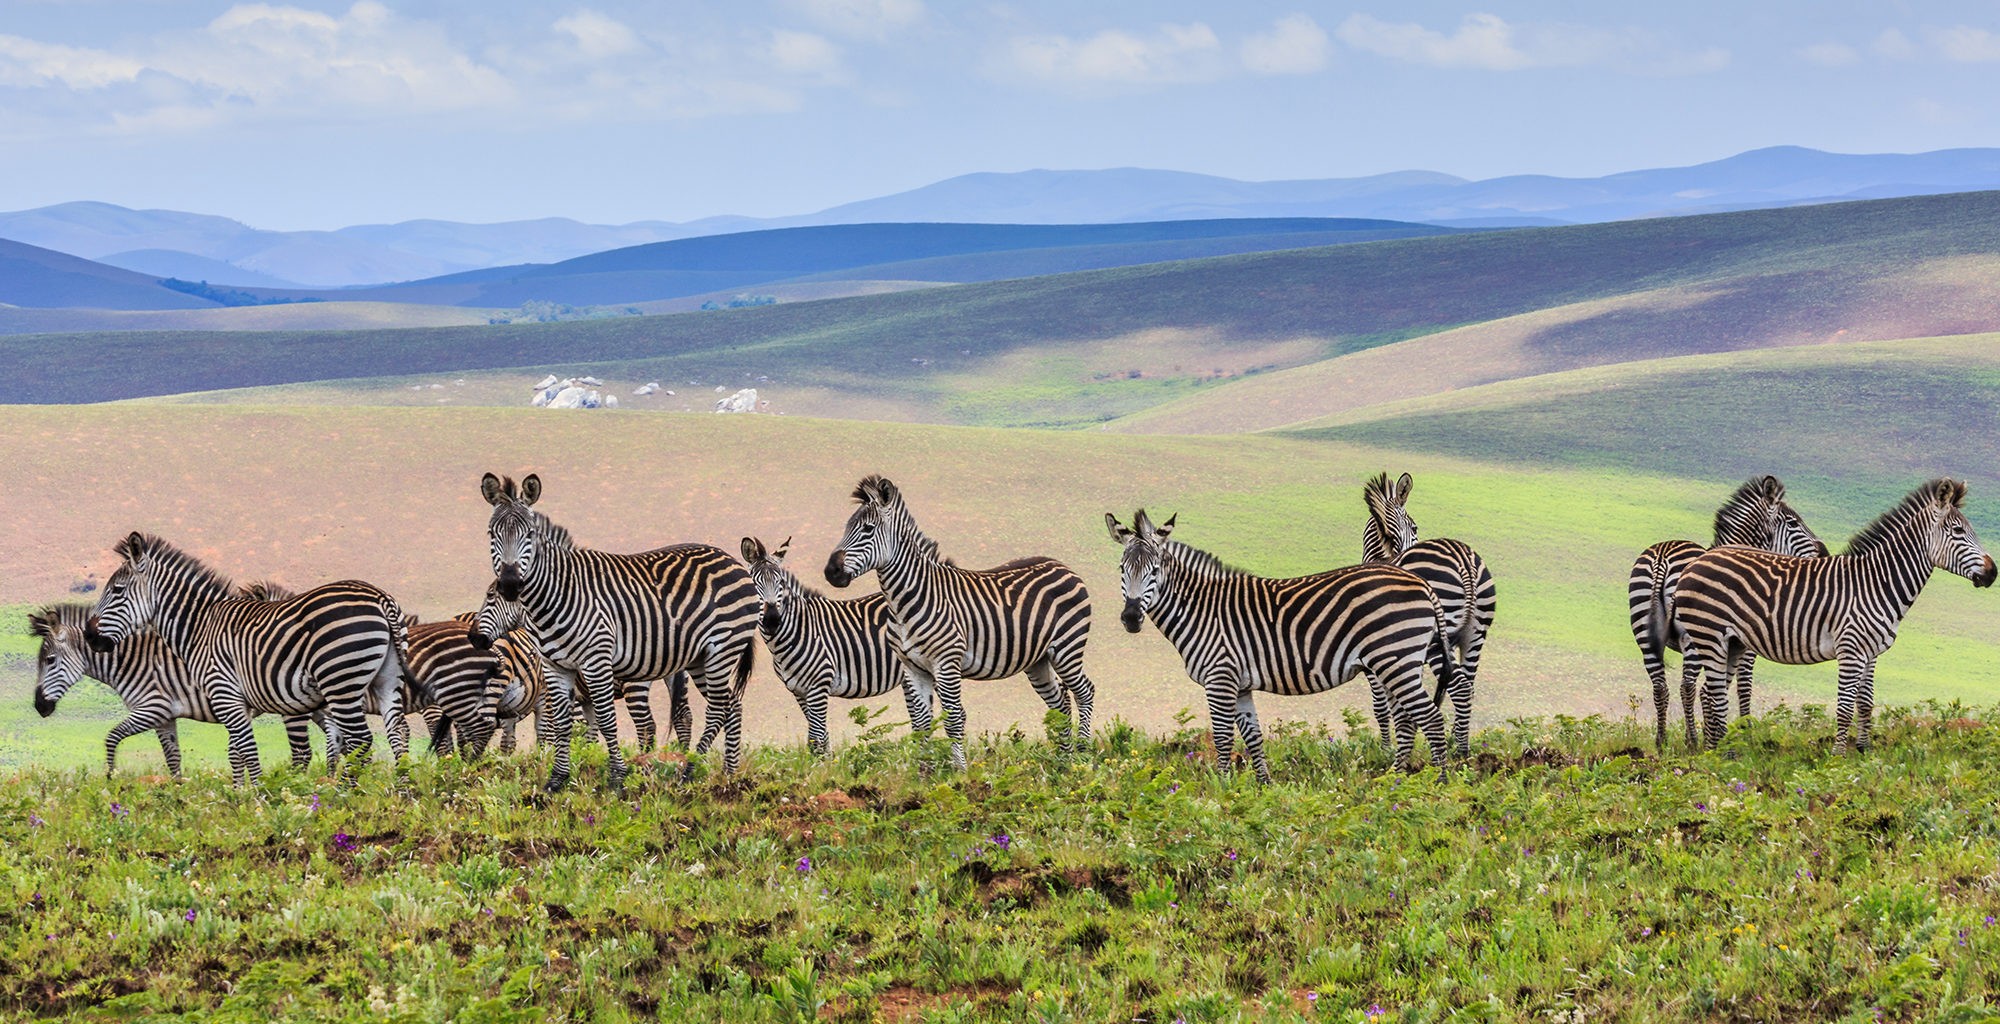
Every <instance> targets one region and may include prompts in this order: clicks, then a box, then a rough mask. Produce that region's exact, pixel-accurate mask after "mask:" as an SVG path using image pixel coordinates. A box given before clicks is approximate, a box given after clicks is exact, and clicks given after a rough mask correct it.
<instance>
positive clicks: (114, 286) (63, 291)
mask: <svg viewBox="0 0 2000 1024" xmlns="http://www.w3.org/2000/svg"><path fill="white" fill-rule="evenodd" d="M0 302H4V303H6V304H8V305H10V306H29V307H33V308H38V309H59V308H86V309H212V308H214V307H216V306H218V305H220V303H217V302H213V301H210V300H208V299H205V298H201V297H199V296H195V295H188V294H185V293H182V292H177V291H174V290H173V289H171V288H166V287H162V286H161V285H160V283H159V281H158V280H156V279H155V278H153V277H151V276H150V275H147V274H138V273H134V272H132V271H130V270H123V269H120V268H118V267H112V266H106V265H105V264H102V263H93V262H91V261H90V260H86V259H79V258H77V257H75V256H71V255H69V254H68V253H61V252H56V251H55V250H53V249H43V248H41V247H39V246H33V245H23V244H22V243H20V242H10V241H7V240H6V239H0Z"/></svg>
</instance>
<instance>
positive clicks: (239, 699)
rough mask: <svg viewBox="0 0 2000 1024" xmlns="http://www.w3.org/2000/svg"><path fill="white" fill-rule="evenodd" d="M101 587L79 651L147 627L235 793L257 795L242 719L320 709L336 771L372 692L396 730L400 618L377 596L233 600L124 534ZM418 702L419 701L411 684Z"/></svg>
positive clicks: (192, 567) (189, 561) (253, 751)
mask: <svg viewBox="0 0 2000 1024" xmlns="http://www.w3.org/2000/svg"><path fill="white" fill-rule="evenodd" d="M114 551H115V553H116V554H117V555H118V556H119V557H120V558H121V559H123V564H121V565H120V566H119V567H118V569H117V571H115V572H113V573H112V574H111V578H110V579H109V580H107V581H105V584H104V592H103V593H102V594H101V595H99V597H98V601H97V607H96V609H95V611H94V612H93V614H92V615H91V617H90V622H89V625H88V626H87V628H86V631H85V639H86V640H87V641H88V642H89V643H90V645H91V646H92V648H93V649H95V650H97V651H98V652H100V653H103V652H107V651H110V650H112V649H113V648H115V646H116V645H117V644H118V642H119V641H121V640H124V639H125V638H127V637H130V636H132V635H134V634H136V633H138V632H139V631H141V630H143V629H146V628H148V627H150V628H153V629H155V630H158V631H159V633H160V634H161V635H162V636H164V637H165V638H166V641H167V645H168V646H169V647H171V648H172V649H173V650H174V652H175V653H176V654H178V655H180V657H181V660H182V661H184V662H186V663H187V667H188V670H189V672H190V673H191V674H192V677H193V678H194V679H195V680H197V681H198V683H199V685H200V686H201V688H202V690H203V692H204V693H205V694H206V695H207V697H208V701H209V706H210V708H211V710H212V711H213V712H214V714H215V717H216V720H217V721H218V722H220V723H221V724H222V726H223V728H225V729H227V730H228V731H229V768H230V775H231V777H232V779H234V780H235V781H236V782H238V783H239V784H240V783H245V782H247V783H248V784H250V785H253V786H254V785H256V784H257V780H258V777H259V775H260V774H261V771H262V766H261V765H260V764H259V763H258V760H257V742H256V739H255V737H254V736H253V735H252V734H251V731H250V717H251V715H253V714H257V713H272V714H279V715H287V716H297V715H304V714H310V713H311V712H313V711H314V710H317V709H319V708H320V707H321V706H324V707H325V708H326V709H327V715H328V720H329V721H330V722H332V723H333V725H334V728H335V729H336V730H337V731H338V733H339V735H340V737H341V739H340V742H339V744H338V748H339V749H340V751H341V754H342V756H343V759H345V758H346V757H350V756H353V755H356V754H360V755H364V756H365V755H366V753H367V752H368V749H369V747H370V745H371V744H372V742H373V737H372V736H371V735H370V733H369V731H368V722H367V719H366V717H364V716H365V710H364V705H365V697H366V693H367V692H368V691H371V690H372V691H373V692H374V694H375V696H376V700H377V704H378V706H379V707H381V709H382V711H383V720H384V721H383V724H384V726H385V728H386V729H388V730H389V731H391V732H392V733H393V730H394V728H395V725H396V722H397V721H398V720H399V719H400V718H401V712H400V709H399V707H398V704H399V701H398V700H397V691H398V690H400V689H401V688H402V685H403V683H404V681H405V680H406V678H407V677H408V676H409V668H408V666H407V665H406V664H405V662H404V660H403V653H402V652H403V648H404V645H405V642H406V640H405V635H404V627H403V611H402V609H401V608H400V607H399V606H398V605H397V604H396V599H395V598H393V597H390V596H389V595H388V594H387V593H385V592H383V591H382V590H381V589H380V588H379V587H376V586H374V585H372V584H368V583H362V582H360V581H357V580H345V581H341V582H338V583H329V584H327V585H325V586H321V587H315V588H313V589H312V590H308V591H306V592H305V593H303V594H300V595H298V596H297V597H295V598H292V599H290V600H286V601H257V600H251V599H247V598H243V597H238V596H236V594H235V593H234V589H233V588H232V587H231V586H230V584H229V581H228V580H227V579H225V578H223V577H222V576H221V575H220V574H218V573H217V572H216V571H215V570H214V569H211V568H209V567H208V566H206V565H203V564H202V563H201V561H200V560H198V559H196V558H195V557H194V556H193V555H190V554H188V553H186V552H184V551H182V550H180V549H179V548H176V547H174V546H173V545H172V544H169V543H167V542H166V541H165V540H162V539H160V538H159V537H155V536H152V535H150V534H143V533H133V534H131V535H129V536H127V537H126V538H125V539H124V540H122V541H120V542H119V543H118V546H117V547H116V548H115V549H114ZM414 684H415V686H416V689H417V692H418V693H419V694H420V695H424V696H428V688H427V687H425V686H424V685H423V682H422V680H414Z"/></svg>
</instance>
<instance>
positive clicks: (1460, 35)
mask: <svg viewBox="0 0 2000 1024" xmlns="http://www.w3.org/2000/svg"><path fill="white" fill-rule="evenodd" d="M1996 87H2000V5H1996V4H1994V3H1991V2H1987V3H1956V4H1954V3H1936V4H1912V3H1894V2H1886V3H1869V4H1860V3H1849V4H1835V3H1753V4H1751V5H1748V7H1747V8H1746V7H1744V6H1743V5H1740V4H1738V3H1712V2H1706V0H1692V2H1682V3H1676V4H1648V5H1644V6H1630V7H1627V6H1623V5H1612V4H1602V3H1581V2H1556V0H1538V2H1525V3H1485V2H1479V0H1474V2H1473V3H1472V4H1471V5H1469V6H1468V5H1467V4H1465V3H1434V2H1425V0H1416V2H1411V0H1398V2H1396V3H1371V2H1368V0H1356V2H1344V3H1337V4H1327V3H1302V2H1297V0H1281V2H1277V3H1260V2H1238V3H1231V4H1213V3H1209V4H1202V3H1184V2H1172V0H1159V2H1122V3H1121V2H1113V3H1073V2H1041V0H1029V2H1014V3H991V4H980V3H965V4H948V3H943V2H940V0H737V2H732V3H704V2H697V0H684V2H677V3H672V4H652V3H625V2H619V0H598V2H593V3H589V4H573V3H537V2H523V0H379V2H378V0H364V2H360V3H353V2H351V0H350V2H335V3H319V2H314V0H298V2H294V3H278V2H273V3H229V2H195V0H0V209H22V208H27V207H33V206H40V205H45V204H49V203H55V202H62V201H66V200H72V199H100V200H105V201H108V202H115V203H119V204H122V205H126V206H135V207H167V208H173V209H187V210H196V211H201V212H210V213H219V214H224V215H227V216H231V217H236V218H238V219H241V220H244V221H247V222H249V223H252V224H254V225H256V226H259V227H269V228H281V229H296V228H328V227H337V226H341V225H345V224H355V223H369V222H385V221H396V220H404V219H410V218H416V217H438V218H444V219H452V220H471V221H494V220H510V219H519V218H527V217H539V216H568V217H575V218H578V219H581V220H587V221H593V222H600V223H616V222H623V221H632V220H642V219H665V220H689V219H693V218H697V217H703V216H709V215H714V214H729V213H735V214H747V215H753V216H776V215H784V214H792V213H803V212H808V211H811V210H816V209H820V208H823V207H826V206H831V205H834V204H836V203H841V202H846V201H850V200H855V199H863V198H868V197H872V196H876V195H883V194H887V193H890V192H895V191H900V190H903V189H907V188H912V187H915V186H918V185H923V184H927V183H929V182H932V181H936V180H938V179H941V178H946V177H950V176H952V175H956V174H963V173H967V172H971V171H1012V170H1024V169H1029V168H1037V167H1047V168H1098V167H1121V166H1138V167H1158V168H1169V169H1175V170H1187V171H1198V172H1203V173H1210V174H1219V175H1225V176H1229V177H1236V178H1245V179H1252V180H1267V179H1280V178H1319V177H1349V176H1356V175H1364V174H1373V173H1378V172H1384V171H1393V170H1403V169H1412V168H1422V169H1427V170H1438V171H1445V172H1449V173H1452V174H1458V175H1462V176H1465V177H1471V178H1484V177H1492V176H1495V175H1502V174H1513V173H1551V174H1561V175H1579V176H1580V175H1597V174H1605V173H1610V172H1615V171H1620V170H1631V169H1636V168H1641V167H1656V166H1672V165H1680V164H1689V163H1698V162H1701V161H1704V160H1710V159H1715V158H1719V157H1723V156H1727V155H1730V154H1733V153H1736V152H1740V151H1742V150H1745V149H1753V148H1757V147H1760V146H1767V145H1774V144H1795V145H1804V146H1811V147H1815V148H1819V149H1827V150H1832V151H1836V152H1850V153H1855V152H1917V151H1923V150H1931V149H1943V148H1951V147H1959V146H1992V145H2000V118H1996V113H2000V111H1996V106H2000V88H1996Z"/></svg>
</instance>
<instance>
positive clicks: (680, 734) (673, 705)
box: [667, 672, 694, 750]
mask: <svg viewBox="0 0 2000 1024" xmlns="http://www.w3.org/2000/svg"><path fill="white" fill-rule="evenodd" d="M667 724H668V725H669V726H670V727H672V729H673V730H674V739H675V740H677V741H679V743H680V747H681V749H682V750H687V749H689V748H691V747H693V746H694V712H693V711H692V710H690V709H689V707H688V674H687V673H686V672H676V673H674V674H673V675H671V676H669V677H667Z"/></svg>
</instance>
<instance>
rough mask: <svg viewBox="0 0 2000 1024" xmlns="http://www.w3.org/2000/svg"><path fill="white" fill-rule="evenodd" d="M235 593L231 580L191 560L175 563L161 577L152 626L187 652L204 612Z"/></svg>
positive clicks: (169, 645)
mask: <svg viewBox="0 0 2000 1024" xmlns="http://www.w3.org/2000/svg"><path fill="white" fill-rule="evenodd" d="M232 595H233V589H232V588H231V587H230V585H229V583H228V581H227V580H223V579H221V578H220V577H218V576H216V575H214V574H213V573H211V572H209V571H208V570H207V569H205V568H203V567H201V566H199V565H196V564H193V563H191V562H189V563H181V564H178V565H175V566H172V567H170V568H169V570H168V572H167V573H166V574H163V578H162V579H161V580H160V597H159V608H158V611H157V612H156V613H155V614H154V616H153V621H152V623H151V625H152V627H153V628H154V629H155V630H156V631H158V632H159V634H160V635H161V636H162V637H165V638H166V641H167V646H168V647H170V648H172V649H173V650H174V651H175V653H180V652H183V651H185V650H187V647H188V643H189V642H190V640H192V638H193V637H194V627H195V623H196V622H198V621H199V620H200V619H201V616H202V613H203V612H206V611H207V610H209V609H210V608H213V607H215V606H216V605H218V604H221V603H222V602H223V601H225V600H228V599H229V598H230V597H231V596H232Z"/></svg>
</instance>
